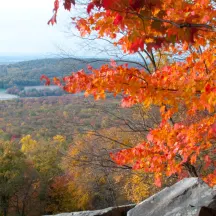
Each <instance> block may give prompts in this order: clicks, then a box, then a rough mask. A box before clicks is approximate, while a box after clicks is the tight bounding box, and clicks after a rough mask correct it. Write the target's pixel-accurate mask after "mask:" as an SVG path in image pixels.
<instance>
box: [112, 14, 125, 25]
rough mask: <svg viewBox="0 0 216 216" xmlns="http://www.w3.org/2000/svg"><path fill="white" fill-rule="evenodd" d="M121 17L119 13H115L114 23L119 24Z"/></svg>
mask: <svg viewBox="0 0 216 216" xmlns="http://www.w3.org/2000/svg"><path fill="white" fill-rule="evenodd" d="M122 20H123V17H122V16H121V15H120V14H117V15H116V17H115V20H114V21H113V24H114V25H119V24H121V23H122Z"/></svg>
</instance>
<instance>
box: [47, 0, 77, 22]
mask: <svg viewBox="0 0 216 216" xmlns="http://www.w3.org/2000/svg"><path fill="white" fill-rule="evenodd" d="M72 4H73V5H75V0H64V8H65V10H69V11H70V9H71V5H72ZM58 9H59V0H55V1H54V9H53V12H54V14H53V16H52V18H51V19H50V20H49V21H48V23H47V24H48V25H49V24H52V25H54V24H55V23H57V13H58Z"/></svg>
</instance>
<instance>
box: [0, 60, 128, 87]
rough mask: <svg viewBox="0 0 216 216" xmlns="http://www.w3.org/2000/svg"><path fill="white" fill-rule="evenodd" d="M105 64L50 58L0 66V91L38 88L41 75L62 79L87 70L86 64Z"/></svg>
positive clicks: (101, 62) (94, 65)
mask: <svg viewBox="0 0 216 216" xmlns="http://www.w3.org/2000/svg"><path fill="white" fill-rule="evenodd" d="M107 62H109V60H107V59H99V60H95V59H90V58H89V59H73V58H65V59H57V58H56V59H54V58H52V59H40V60H31V61H24V62H19V63H14V64H7V65H0V89H1V88H3V89H7V88H10V87H13V86H18V87H25V86H38V85H41V82H40V77H41V75H43V74H44V75H46V76H48V77H50V78H52V77H55V76H56V77H63V76H65V75H69V74H70V73H71V72H74V71H78V70H80V69H87V65H88V64H91V66H93V67H94V68H98V67H100V66H101V65H102V64H104V63H107ZM120 63H125V62H120Z"/></svg>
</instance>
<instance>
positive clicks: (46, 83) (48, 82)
mask: <svg viewBox="0 0 216 216" xmlns="http://www.w3.org/2000/svg"><path fill="white" fill-rule="evenodd" d="M40 80H41V81H42V80H45V81H46V82H45V85H50V79H49V78H48V77H47V76H45V75H42V76H41V78H40Z"/></svg>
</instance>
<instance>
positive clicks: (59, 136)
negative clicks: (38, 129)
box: [53, 135, 65, 143]
mask: <svg viewBox="0 0 216 216" xmlns="http://www.w3.org/2000/svg"><path fill="white" fill-rule="evenodd" d="M53 140H54V141H57V142H59V143H63V142H65V137H64V136H62V135H56V136H54V137H53Z"/></svg>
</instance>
